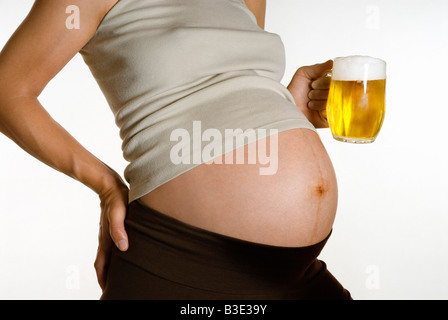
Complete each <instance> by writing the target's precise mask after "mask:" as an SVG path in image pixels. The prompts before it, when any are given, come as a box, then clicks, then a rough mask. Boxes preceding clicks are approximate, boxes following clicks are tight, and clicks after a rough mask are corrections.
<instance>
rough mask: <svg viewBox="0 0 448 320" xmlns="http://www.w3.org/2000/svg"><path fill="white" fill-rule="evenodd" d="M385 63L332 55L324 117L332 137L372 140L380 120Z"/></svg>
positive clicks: (354, 141)
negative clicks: (333, 58) (333, 57)
mask: <svg viewBox="0 0 448 320" xmlns="http://www.w3.org/2000/svg"><path fill="white" fill-rule="evenodd" d="M385 93H386V63H385V62H384V61H383V60H380V59H376V58H371V57H366V56H350V57H344V58H336V59H335V60H334V63H333V70H332V80H331V84H330V91H329V94H328V101H327V108H326V109H327V110H326V112H327V119H328V123H329V126H330V129H331V132H332V134H333V137H334V138H335V139H336V140H339V141H344V142H352V143H371V142H373V141H375V138H376V137H377V135H378V133H379V131H380V129H381V126H382V124H383V120H384V114H385Z"/></svg>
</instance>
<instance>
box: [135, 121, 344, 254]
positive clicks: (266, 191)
mask: <svg viewBox="0 0 448 320" xmlns="http://www.w3.org/2000/svg"><path fill="white" fill-rule="evenodd" d="M261 141H263V140H260V141H258V142H254V143H255V144H256V147H257V149H259V148H263V147H265V146H266V147H267V148H269V146H270V141H272V140H270V138H267V139H266V143H260V142H261ZM242 148H245V150H244V151H245V155H248V154H249V153H248V148H249V146H248V145H247V146H245V147H242ZM268 150H269V149H268ZM234 154H235V152H234ZM267 154H269V152H268V153H267ZM227 156H229V154H228V155H227ZM224 157H225V156H223V157H222V163H221V164H216V163H211V164H202V165H199V166H197V167H195V168H194V169H192V170H190V171H188V172H186V173H184V174H182V175H180V176H178V177H176V178H175V179H173V180H170V181H169V182H167V183H165V184H163V185H162V186H160V187H158V188H157V189H155V190H153V191H152V192H150V193H148V194H146V195H145V196H143V197H142V198H140V199H139V200H140V202H141V203H142V204H144V205H146V206H148V207H150V208H153V209H155V210H157V211H160V212H162V213H164V214H166V215H169V216H171V217H173V218H176V219H178V220H180V221H182V222H184V223H187V224H190V225H193V226H195V227H198V228H202V229H206V230H209V231H212V232H215V233H219V234H224V235H227V236H230V237H234V238H239V239H242V240H246V241H251V242H257V243H262V244H268V245H274V246H286V247H300V246H307V245H312V244H315V243H317V242H320V241H321V240H323V239H324V238H325V237H326V236H327V235H328V234H329V233H330V231H331V229H332V225H333V221H334V218H335V214H336V208H337V198H338V191H337V182H336V176H335V173H334V169H333V165H332V163H331V160H330V158H329V156H328V154H327V152H326V150H325V148H324V146H323V144H322V142H321V140H320V138H319V136H318V135H317V134H316V133H315V132H314V131H312V130H309V129H291V130H287V131H283V132H280V133H279V134H278V168H277V170H276V172H275V174H270V175H260V170H259V169H260V167H266V165H265V164H261V163H257V164H252V163H248V162H246V161H245V162H244V163H243V164H236V163H233V164H229V163H228V161H224Z"/></svg>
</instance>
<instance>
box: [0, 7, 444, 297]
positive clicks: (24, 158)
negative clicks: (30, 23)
mask: <svg viewBox="0 0 448 320" xmlns="http://www.w3.org/2000/svg"><path fill="white" fill-rule="evenodd" d="M32 3H33V1H32V0H20V1H16V0H0V46H1V47H3V45H4V44H5V43H6V41H7V39H8V38H9V37H10V35H11V34H12V32H13V31H14V30H15V29H16V27H17V26H18V25H19V23H20V22H21V21H22V20H23V18H24V17H25V15H26V14H27V12H28V10H29V8H30V7H31V5H32ZM447 15H448V1H445V0H393V1H391V0H389V1H386V0H371V1H365V0H338V1H336V0H270V1H269V0H268V11H267V21H266V30H268V31H270V32H275V33H278V34H279V35H280V36H281V37H282V39H283V42H284V44H285V48H286V58H287V69H286V73H285V77H284V79H283V81H282V82H283V83H284V84H285V85H287V84H288V83H289V80H290V79H291V77H292V75H293V74H294V72H295V71H296V69H297V68H298V67H300V66H302V65H309V64H314V63H318V62H324V61H326V60H328V59H330V58H334V57H337V56H345V55H352V54H364V55H371V56H375V57H379V58H382V59H384V60H386V61H387V63H388V69H387V71H388V80H387V111H386V119H385V122H384V125H383V128H382V131H381V133H380V135H379V137H378V139H377V141H376V142H375V143H373V144H371V145H352V144H344V143H341V142H337V141H335V140H333V139H332V137H331V134H330V132H329V130H328V129H324V130H319V134H320V135H321V138H322V140H323V143H324V145H325V146H326V148H327V150H328V153H329V154H330V157H331V158H332V160H333V164H334V167H335V170H336V174H337V176H338V182H339V193H340V200H339V206H338V214H337V218H336V222H335V225H334V230H333V235H332V237H331V238H330V241H329V242H328V244H327V246H326V247H325V248H324V250H323V252H322V254H321V256H320V258H321V259H323V260H324V261H326V263H327V265H328V266H329V269H330V270H331V271H332V273H333V274H334V275H335V276H336V277H337V278H338V279H339V281H340V282H341V283H343V285H344V286H345V287H346V288H347V289H349V290H350V292H351V293H352V295H353V297H354V298H355V299H448V275H447V270H448V251H447V247H448V232H447V226H448V207H447V199H448V192H447V191H448V187H447V178H448V152H447V151H446V150H447V141H448V128H446V125H445V123H446V120H447V119H448V103H447V99H446V92H447V91H448V82H447V75H448V60H447V58H448V40H447V39H448V19H447ZM0 85H1V84H0ZM0 98H1V97H0ZM40 101H41V102H42V104H43V105H44V107H45V108H46V109H47V110H48V111H49V112H50V114H51V115H52V116H53V117H54V118H55V119H56V120H57V121H58V122H59V123H60V124H61V125H62V126H64V127H65V128H66V129H67V130H68V131H69V132H70V133H71V134H72V135H73V136H74V137H75V138H76V139H77V140H78V141H80V142H81V143H82V144H83V145H84V146H85V147H86V148H87V149H88V150H90V151H91V152H92V153H93V154H95V155H96V156H98V157H99V158H100V159H102V160H103V161H104V162H106V163H108V164H109V165H110V166H111V167H113V168H114V169H115V170H116V171H117V172H120V173H122V172H123V170H124V168H125V165H126V163H125V161H124V160H123V159H122V154H121V141H120V139H119V136H118V128H117V127H116V126H115V123H114V119H113V115H112V113H111V112H110V110H109V109H108V108H109V107H108V106H107V104H106V101H105V99H104V98H103V96H102V94H101V92H100V91H99V89H98V87H97V85H96V83H95V82H94V80H93V78H92V76H91V75H90V73H89V70H88V69H87V67H86V66H85V65H84V62H83V61H82V58H81V57H80V56H79V55H77V56H76V57H75V58H74V59H73V60H72V61H71V62H70V63H69V64H68V65H67V66H66V67H65V68H64V69H63V70H62V71H61V72H60V73H59V74H58V75H57V76H56V77H55V78H54V80H53V81H52V82H51V83H50V84H49V85H48V87H47V88H46V90H45V91H44V93H43V94H42V95H41V97H40ZM99 213H100V208H99V199H98V197H97V195H96V194H95V193H93V191H91V190H90V189H88V188H86V187H85V186H83V185H82V184H80V183H79V182H77V181H74V180H72V179H71V178H68V177H67V176H65V175H63V174H61V173H59V172H56V171H55V170H53V169H51V168H49V167H47V166H45V165H43V164H42V163H40V162H39V161H37V160H35V159H34V158H32V157H31V156H29V155H28V154H27V153H25V152H24V151H23V150H22V149H20V148H19V147H18V146H16V145H15V144H14V143H13V142H11V141H10V140H8V139H7V138H6V137H5V136H3V135H2V136H0V299H98V298H99V296H100V293H101V292H100V289H99V287H98V285H97V282H96V275H95V271H94V269H93V262H94V259H95V254H96V248H97V247H96V246H97V232H98V221H99Z"/></svg>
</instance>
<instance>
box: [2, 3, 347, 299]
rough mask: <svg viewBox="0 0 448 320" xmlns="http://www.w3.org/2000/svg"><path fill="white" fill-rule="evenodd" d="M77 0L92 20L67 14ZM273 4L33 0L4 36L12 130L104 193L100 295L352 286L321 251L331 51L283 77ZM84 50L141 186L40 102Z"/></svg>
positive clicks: (225, 294)
mask: <svg viewBox="0 0 448 320" xmlns="http://www.w3.org/2000/svg"><path fill="white" fill-rule="evenodd" d="M73 6H75V8H76V9H77V10H75V11H73V12H77V13H78V14H79V15H78V18H79V21H78V22H79V28H68V27H67V23H66V22H67V16H68V15H67V13H66V12H67V9H68V8H73ZM285 10H287V8H285ZM265 11H266V0H246V1H243V0H118V1H117V0H102V1H91V0H77V1H74V0H58V1H53V0H36V1H35V4H34V6H33V7H32V9H31V11H30V13H29V15H28V16H27V17H26V19H25V20H24V21H23V23H22V24H21V25H20V26H19V28H18V29H17V31H16V32H15V33H14V34H13V35H12V37H11V39H10V40H9V41H8V43H7V44H6V45H5V47H4V48H3V50H2V52H1V55H0V83H1V84H2V85H1V87H0V130H1V132H2V133H4V134H5V135H6V136H8V137H9V138H11V139H12V140H13V141H15V142H16V143H17V144H18V145H19V146H20V147H21V148H23V149H24V150H25V151H27V152H28V153H30V154H31V155H32V156H34V157H36V158H37V159H39V160H41V161H42V162H44V163H46V164H47V165H49V166H51V167H53V168H55V169H56V170H59V171H61V172H62V173H65V174H67V175H68V176H70V177H72V178H74V179H76V180H78V181H80V182H81V183H83V184H85V185H86V186H87V187H89V188H91V189H92V190H93V191H95V192H96V193H97V194H98V195H99V199H100V206H101V212H102V215H101V223H100V233H99V248H98V254H97V259H96V261H95V268H96V271H97V276H98V281H99V284H100V286H101V288H102V290H103V294H102V296H101V298H102V299H351V297H350V294H349V292H348V291H347V290H346V289H344V288H343V286H342V285H341V284H340V283H339V282H338V281H337V280H336V279H335V278H334V277H333V276H332V275H331V273H330V272H329V271H328V270H327V268H326V265H325V263H324V262H322V261H320V260H318V259H317V257H318V255H319V253H320V252H321V250H322V248H323V246H324V245H325V243H326V241H327V240H328V238H329V236H330V234H331V231H332V225H333V221H334V218H335V213H336V207H337V183H336V178H335V173H334V170H333V167H332V164H331V161H330V159H329V157H328V155H327V153H326V151H325V148H324V146H323V145H322V142H321V141H320V139H319V136H318V135H317V133H316V129H315V128H323V127H326V122H325V120H324V119H323V118H322V117H321V115H320V113H319V111H321V110H323V109H324V108H325V103H326V98H327V95H328V91H327V89H328V80H327V79H326V78H324V77H322V75H323V74H325V71H326V70H328V69H331V67H332V61H327V62H326V63H322V64H316V65H313V66H307V67H302V68H300V69H298V70H297V72H296V73H295V75H294V77H293V79H292V81H291V83H290V84H289V85H288V87H287V88H285V87H284V86H283V85H281V83H280V81H281V79H282V77H283V73H284V68H285V54H284V47H283V44H282V41H281V39H280V37H279V36H278V35H276V34H273V33H269V32H267V31H265V30H264V17H265ZM68 12H70V11H68ZM75 18H76V17H75ZM77 53H80V54H81V55H82V57H83V59H84V61H85V62H86V64H87V65H88V66H89V68H90V70H91V72H92V74H93V76H94V77H95V79H96V81H97V83H98V85H99V87H100V89H101V90H102V92H103V93H104V95H105V97H106V99H107V102H108V103H109V105H110V108H111V110H112V112H113V113H114V115H115V119H116V123H117V125H118V127H119V128H120V136H121V138H122V139H123V145H122V148H123V155H124V157H125V159H126V160H127V161H129V165H128V166H127V167H126V169H125V172H124V178H125V180H126V181H127V182H128V184H126V183H125V182H124V180H122V179H121V176H120V175H119V174H118V173H116V172H115V171H114V170H112V169H111V168H110V167H109V166H107V165H106V164H105V163H103V162H102V161H100V160H99V159H97V158H96V157H95V156H93V155H92V154H91V153H90V152H88V151H87V150H86V149H84V148H83V147H82V146H81V145H80V144H79V143H78V142H77V141H76V140H75V139H74V138H73V137H72V136H71V135H70V134H69V133H67V132H66V131H65V130H64V129H63V128H62V127H61V126H60V125H58V123H56V122H55V121H54V120H53V119H52V118H51V117H50V116H49V114H48V113H47V112H46V111H45V109H44V108H43V107H42V106H41V104H40V103H39V101H38V96H39V95H40V93H41V92H42V91H43V89H44V87H45V86H46V85H47V83H48V82H49V81H50V80H51V79H52V78H53V77H54V76H55V75H56V74H57V73H58V72H59V71H60V70H61V69H62V68H63V66H64V65H65V64H66V63H68V62H69V61H70V59H71V58H72V57H73V56H74V55H75V54H77ZM98 121H101V119H98ZM241 155H242V156H241ZM266 159H269V162H268V161H266Z"/></svg>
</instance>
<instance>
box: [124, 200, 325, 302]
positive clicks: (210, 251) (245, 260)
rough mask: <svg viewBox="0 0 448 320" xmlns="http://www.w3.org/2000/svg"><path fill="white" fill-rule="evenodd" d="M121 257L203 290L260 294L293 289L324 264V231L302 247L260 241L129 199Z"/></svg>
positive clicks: (155, 273) (322, 269) (319, 270)
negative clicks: (321, 256)
mask: <svg viewBox="0 0 448 320" xmlns="http://www.w3.org/2000/svg"><path fill="white" fill-rule="evenodd" d="M125 224H126V230H127V232H128V236H129V249H128V251H126V252H118V255H119V257H120V258H121V259H124V260H126V261H127V262H129V263H132V264H134V265H136V266H138V267H140V268H142V269H144V270H145V271H146V272H149V273H152V274H154V275H157V276H158V277H161V278H164V279H166V280H169V281H174V282H176V283H180V284H183V285H186V286H190V287H194V288H199V289H203V290H212V291H217V292H226V293H235V294H237V293H238V294H241V293H247V294H266V293H272V292H275V291H279V292H280V291H281V292H284V291H285V290H286V291H288V290H297V288H301V287H303V286H305V285H306V284H307V283H309V282H310V280H311V279H312V278H315V277H316V276H317V275H318V274H319V273H322V272H323V271H324V270H326V269H325V264H324V263H323V262H320V261H318V260H317V257H318V255H319V254H320V252H321V251H322V249H323V247H324V245H325V243H326V242H327V240H328V238H329V237H330V235H331V232H330V234H329V235H328V236H327V237H326V238H325V239H324V240H322V241H321V242H319V243H316V244H314V245H311V246H305V247H281V246H273V245H266V244H260V243H255V242H250V241H245V240H241V239H237V238H232V237H229V236H226V235H221V234H217V233H214V232H211V231H208V230H205V229H201V228H197V227H194V226H192V225H188V224H186V223H183V222H181V221H179V220H177V219H175V218H172V217H170V216H167V215H165V214H163V213H161V212H158V211H156V210H154V209H152V208H149V207H147V206H145V205H143V204H141V203H140V202H139V201H138V200H135V201H133V202H131V203H130V204H129V207H128V212H127V217H126V221H125Z"/></svg>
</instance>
